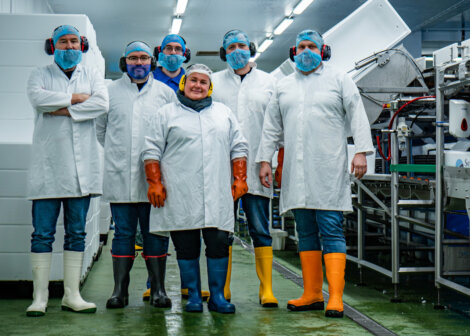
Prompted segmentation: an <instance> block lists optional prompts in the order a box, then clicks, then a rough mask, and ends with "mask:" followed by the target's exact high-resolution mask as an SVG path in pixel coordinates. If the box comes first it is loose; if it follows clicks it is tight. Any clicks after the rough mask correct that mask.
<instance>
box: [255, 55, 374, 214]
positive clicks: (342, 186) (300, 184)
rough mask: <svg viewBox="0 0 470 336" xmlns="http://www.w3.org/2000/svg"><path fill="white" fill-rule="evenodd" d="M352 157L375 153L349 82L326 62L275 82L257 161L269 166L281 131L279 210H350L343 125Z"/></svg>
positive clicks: (364, 116) (351, 83)
mask: <svg viewBox="0 0 470 336" xmlns="http://www.w3.org/2000/svg"><path fill="white" fill-rule="evenodd" d="M348 122H349V123H350V129H351V131H352V136H353V139H354V143H355V149H356V153H360V152H366V154H371V153H373V145H372V139H371V132H370V126H369V121H368V119H367V115H366V112H365V110H364V106H363V104H362V100H361V97H360V95H359V91H358V89H357V87H356V85H355V84H354V82H353V81H352V79H351V78H350V77H349V76H348V75H347V74H345V73H341V72H339V71H338V70H336V69H335V68H334V67H331V66H330V65H328V64H327V63H326V64H324V65H323V66H322V67H321V68H319V69H318V70H317V71H315V72H313V73H311V74H310V75H308V76H305V75H303V74H301V73H300V72H299V71H296V72H294V73H293V74H291V75H289V76H287V77H286V78H284V79H282V80H279V81H278V82H277V85H276V92H275V94H274V95H273V98H272V99H271V101H270V102H269V105H268V108H267V111H266V118H265V122H264V125H263V134H262V139H261V144H260V148H259V151H258V155H257V158H256V161H257V162H261V161H267V162H270V161H271V158H272V156H273V154H274V151H275V150H276V143H277V142H278V141H279V140H280V138H281V134H282V132H284V138H283V139H284V148H285V154H284V155H285V156H284V167H283V172H282V189H281V199H280V211H281V213H285V212H286V211H288V210H290V209H298V208H306V209H322V210H337V211H351V210H352V205H351V188H350V179H349V173H348V167H347V129H349V127H347V123H348Z"/></svg>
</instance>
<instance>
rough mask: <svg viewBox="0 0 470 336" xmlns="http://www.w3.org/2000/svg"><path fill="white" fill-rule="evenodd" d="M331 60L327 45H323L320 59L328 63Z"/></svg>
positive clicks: (329, 49)
mask: <svg viewBox="0 0 470 336" xmlns="http://www.w3.org/2000/svg"><path fill="white" fill-rule="evenodd" d="M330 58H331V48H330V46H329V45H326V44H324V45H323V47H322V48H321V59H322V60H323V61H328V60H329V59H330Z"/></svg>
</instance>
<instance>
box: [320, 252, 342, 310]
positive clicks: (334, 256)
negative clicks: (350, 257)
mask: <svg viewBox="0 0 470 336" xmlns="http://www.w3.org/2000/svg"><path fill="white" fill-rule="evenodd" d="M323 258H324V259H325V270H326V279H327V280H328V293H329V294H330V298H329V299H328V305H327V306H326V312H325V316H326V317H343V310H344V308H343V290H344V270H345V268H346V254H344V253H328V254H325V255H324V256H323Z"/></svg>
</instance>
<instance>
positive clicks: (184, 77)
mask: <svg viewBox="0 0 470 336" xmlns="http://www.w3.org/2000/svg"><path fill="white" fill-rule="evenodd" d="M185 84H186V75H183V76H181V79H180V83H179V85H178V89H179V90H180V91H181V92H184V85H185Z"/></svg>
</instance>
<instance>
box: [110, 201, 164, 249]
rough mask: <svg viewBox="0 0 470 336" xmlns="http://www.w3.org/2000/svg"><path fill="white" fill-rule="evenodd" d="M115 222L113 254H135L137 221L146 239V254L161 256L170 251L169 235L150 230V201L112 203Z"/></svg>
mask: <svg viewBox="0 0 470 336" xmlns="http://www.w3.org/2000/svg"><path fill="white" fill-rule="evenodd" d="M111 214H112V217H113V221H114V224H115V228H114V230H115V231H114V238H113V244H112V254H113V255H116V256H134V254H135V235H136V232H137V223H139V225H140V230H141V232H142V236H143V240H144V246H143V247H144V255H148V256H161V255H164V254H166V253H167V252H168V242H169V238H168V237H163V236H159V235H154V234H151V233H150V232H149V219H150V203H111Z"/></svg>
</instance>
